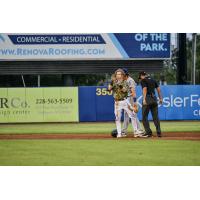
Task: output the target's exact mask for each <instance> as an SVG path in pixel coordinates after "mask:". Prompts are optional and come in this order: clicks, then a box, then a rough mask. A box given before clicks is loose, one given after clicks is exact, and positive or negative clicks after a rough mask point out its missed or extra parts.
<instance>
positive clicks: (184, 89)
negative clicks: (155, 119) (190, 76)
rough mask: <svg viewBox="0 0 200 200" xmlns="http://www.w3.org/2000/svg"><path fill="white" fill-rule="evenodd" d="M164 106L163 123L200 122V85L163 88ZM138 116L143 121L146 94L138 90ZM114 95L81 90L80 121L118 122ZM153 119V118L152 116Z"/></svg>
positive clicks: (161, 109) (102, 89)
mask: <svg viewBox="0 0 200 200" xmlns="http://www.w3.org/2000/svg"><path fill="white" fill-rule="evenodd" d="M161 90H162V95H163V104H162V105H161V106H160V105H159V117H160V119H161V120H198V119H200V85H197V86H192V85H169V86H161ZM136 93H137V97H138V104H139V106H140V110H139V113H138V117H139V119H141V103H142V90H141V87H140V86H137V87H136ZM113 103H114V101H113V97H112V94H111V93H109V92H107V91H106V89H105V87H79V120H80V121H112V120H114V107H113ZM149 118H150V119H152V118H151V114H149Z"/></svg>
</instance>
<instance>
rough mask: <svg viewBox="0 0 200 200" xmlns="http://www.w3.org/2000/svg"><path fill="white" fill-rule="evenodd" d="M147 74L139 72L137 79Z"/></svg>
mask: <svg viewBox="0 0 200 200" xmlns="http://www.w3.org/2000/svg"><path fill="white" fill-rule="evenodd" d="M146 75H147V73H146V72H145V71H141V72H139V76H138V79H141V76H146Z"/></svg>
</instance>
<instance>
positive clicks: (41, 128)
mask: <svg viewBox="0 0 200 200" xmlns="http://www.w3.org/2000/svg"><path fill="white" fill-rule="evenodd" d="M150 124H151V127H152V130H153V131H155V127H154V125H153V123H150ZM114 128H115V124H114V122H109V123H45V124H42V123H40V124H37V123H36V124H0V134H7V133H9V134H12V133H14V134H17V133H21V134H24V133H26V134H27V133H35V134H38V133H104V134H108V133H110V131H111V130H112V129H114ZM161 129H162V131H163V132H187V131H189V132H191V131H192V132H197V131H200V122H199V121H191V122H190V121H181V122H174V121H171V122H170V121H168V122H161ZM129 131H130V132H131V125H130V126H129Z"/></svg>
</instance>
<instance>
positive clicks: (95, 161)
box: [0, 121, 200, 166]
mask: <svg viewBox="0 0 200 200" xmlns="http://www.w3.org/2000/svg"><path fill="white" fill-rule="evenodd" d="M161 124H162V125H161V126H162V130H163V132H170V131H173V132H174V131H179V132H183V131H184V132H185V131H193V132H196V134H199V130H200V123H199V122H197V121H196V122H163V123H161ZM114 127H115V125H114V123H80V124H73V123H66V124H64V123H61V124H13V125H12V124H10V125H0V134H7V133H24V134H26V133H28V134H29V133H35V134H38V133H45V134H46V133H102V134H109V133H110V130H112V129H113V128H114ZM152 128H153V126H152ZM130 130H131V129H130ZM199 155H200V142H199V141H185V140H151V139H150V140H149V139H144V140H143V139H141V140H133V139H125V140H123V139H122V140H120V139H119V140H118V139H90V140H0V165H1V166H5V165H6V166H13V165H14V166H21V165H25V166H30V165H31V166H33V165H36V166H58V165H59V166H63V165H64V166H74V165H78V166H80V165H81V166H91V165H92V166H98V165H100V166H105V165H108V166H115V165H116V166H121V165H122V166H124V165H125V166H132V165H134V166H138V165H142V166H144V165H145V166H160V165H162V166H163V165H164V166H165V165H167V166H168V165H173V166H177V165H178V166H187V165H189V166H191V165H192V166H194V165H197V166H199V165H200V156H199Z"/></svg>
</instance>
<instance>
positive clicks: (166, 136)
mask: <svg viewBox="0 0 200 200" xmlns="http://www.w3.org/2000/svg"><path fill="white" fill-rule="evenodd" d="M0 139H1V140H8V139H11V140H12V139H115V140H124V139H134V140H136V139H137V140H141V139H148V140H149V139H150V140H155V139H159V140H193V141H196V140H198V141H200V132H195V133H194V132H181V133H178V132H168V133H163V137H161V138H158V137H157V136H153V137H151V138H134V137H133V135H131V134H129V135H128V136H127V137H125V138H113V137H111V136H110V134H99V133H98V134H95V133H93V134H87V133H85V134H84V133H81V134H80V133H79V134H75V133H73V134H38V133H37V134H1V135H0Z"/></svg>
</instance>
